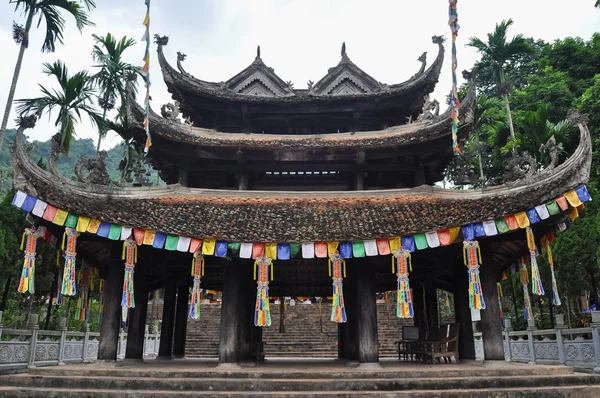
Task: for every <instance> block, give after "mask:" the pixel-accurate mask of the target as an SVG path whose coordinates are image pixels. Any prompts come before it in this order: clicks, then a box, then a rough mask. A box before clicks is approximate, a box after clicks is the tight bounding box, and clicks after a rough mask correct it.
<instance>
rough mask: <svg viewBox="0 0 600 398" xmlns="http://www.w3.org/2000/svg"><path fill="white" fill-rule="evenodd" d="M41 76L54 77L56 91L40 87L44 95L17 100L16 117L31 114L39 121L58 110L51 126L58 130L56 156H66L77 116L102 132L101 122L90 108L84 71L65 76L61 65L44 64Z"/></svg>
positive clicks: (90, 96) (89, 90) (91, 92)
mask: <svg viewBox="0 0 600 398" xmlns="http://www.w3.org/2000/svg"><path fill="white" fill-rule="evenodd" d="M43 72H44V73H45V74H46V75H48V76H54V77H55V78H56V80H57V81H58V84H59V86H60V89H59V90H55V89H53V90H52V91H50V90H48V89H47V88H45V87H44V86H42V85H40V89H41V90H42V93H43V94H44V95H43V96H42V97H37V98H30V99H22V100H18V101H17V102H18V103H19V106H18V107H17V111H18V112H19V113H20V114H34V115H36V116H37V117H38V118H39V117H40V116H42V115H43V114H44V113H48V114H50V113H51V112H52V110H53V109H58V117H57V118H56V121H55V123H54V125H55V126H57V127H58V128H59V134H60V137H59V139H60V140H59V152H60V153H63V154H65V155H68V154H69V149H70V146H71V140H72V138H73V136H74V135H75V124H76V123H77V121H78V120H79V121H81V112H85V113H87V115H88V116H89V117H90V120H91V121H92V124H94V125H96V126H97V127H98V128H99V129H103V128H105V122H104V119H103V118H102V116H101V115H100V114H98V112H97V111H96V109H95V108H94V107H93V105H92V101H93V98H94V94H95V92H94V89H93V86H92V83H91V79H90V77H89V75H88V73H87V71H81V72H77V73H76V74H74V75H73V76H69V73H68V70H67V67H66V66H65V64H63V63H62V62H61V61H56V62H54V63H53V64H50V63H45V64H44V67H43ZM55 155H57V154H55Z"/></svg>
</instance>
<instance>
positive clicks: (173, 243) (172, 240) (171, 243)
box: [165, 235, 179, 250]
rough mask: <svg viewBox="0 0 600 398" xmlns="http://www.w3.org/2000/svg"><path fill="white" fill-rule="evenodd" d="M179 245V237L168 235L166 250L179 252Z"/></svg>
mask: <svg viewBox="0 0 600 398" xmlns="http://www.w3.org/2000/svg"><path fill="white" fill-rule="evenodd" d="M178 243H179V236H176V235H167V240H166V241H165V250H177V244H178Z"/></svg>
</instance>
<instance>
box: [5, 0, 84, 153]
mask: <svg viewBox="0 0 600 398" xmlns="http://www.w3.org/2000/svg"><path fill="white" fill-rule="evenodd" d="M10 3H14V4H15V10H16V11H18V10H21V12H22V13H23V15H27V20H26V22H25V26H22V25H18V24H16V23H13V39H14V40H15V42H16V43H17V44H19V45H20V46H21V47H20V49H19V56H18V57H17V64H16V65H15V71H14V73H13V79H12V83H11V85H10V90H9V91H8V99H7V101H6V108H5V109H4V117H3V118H2V126H1V127H0V149H2V144H3V142H4V135H5V133H6V126H7V125H8V118H9V116H10V110H11V108H12V103H13V99H14V97H15V91H16V89H17V81H18V80H19V73H20V72H21V65H22V64H23V55H24V54H25V50H26V49H27V47H28V46H29V32H30V30H31V27H32V25H33V19H34V17H37V16H39V19H38V22H37V27H39V26H40V24H41V23H42V21H44V22H45V23H46V37H45V38H44V43H43V44H42V52H54V50H55V49H56V42H59V43H60V44H62V43H63V31H64V29H65V20H64V18H63V16H62V14H63V13H68V14H71V15H72V16H73V18H75V23H76V25H77V29H79V31H80V32H81V30H82V29H83V28H84V27H85V26H90V25H94V24H93V22H91V21H90V20H89V19H88V14H87V12H86V10H87V11H88V12H89V11H91V10H92V9H94V8H95V7H96V4H95V3H94V1H93V0H78V1H67V0H10ZM84 7H85V10H84Z"/></svg>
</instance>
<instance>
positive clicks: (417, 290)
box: [411, 281, 429, 339]
mask: <svg viewBox="0 0 600 398" xmlns="http://www.w3.org/2000/svg"><path fill="white" fill-rule="evenodd" d="M411 286H412V287H413V288H412V299H413V311H414V314H415V317H414V320H415V326H417V327H418V328H419V338H422V339H424V338H426V337H428V336H427V331H428V330H429V329H428V327H427V318H426V317H425V300H424V299H423V285H421V284H417V283H415V284H414V285H413V284H412V281H411Z"/></svg>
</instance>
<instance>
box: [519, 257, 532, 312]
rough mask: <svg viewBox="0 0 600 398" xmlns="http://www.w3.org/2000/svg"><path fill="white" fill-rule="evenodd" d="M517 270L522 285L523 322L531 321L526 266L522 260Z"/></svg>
mask: <svg viewBox="0 0 600 398" xmlns="http://www.w3.org/2000/svg"><path fill="white" fill-rule="evenodd" d="M519 268H520V269H521V283H522V284H523V316H524V317H525V320H527V321H529V320H531V319H533V313H532V311H531V300H530V299H529V286H528V284H527V279H528V275H527V264H525V261H523V260H522V259H519Z"/></svg>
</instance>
